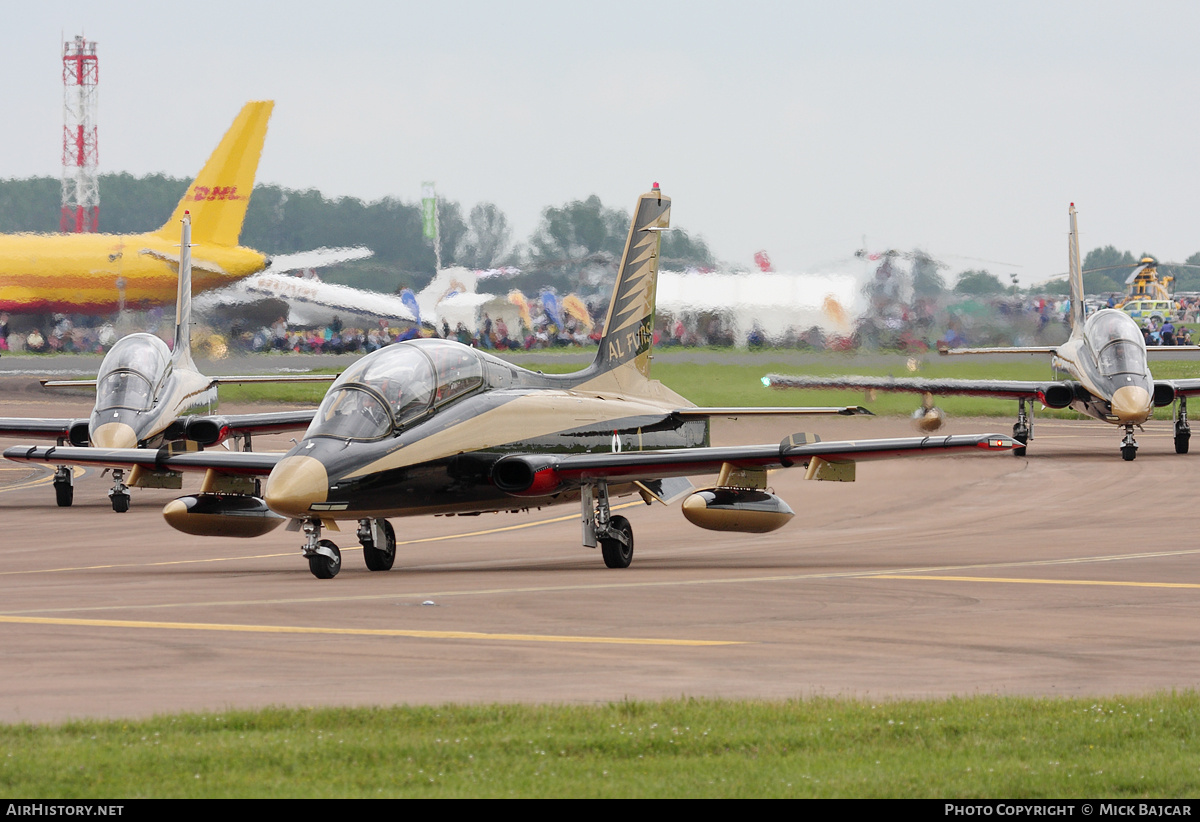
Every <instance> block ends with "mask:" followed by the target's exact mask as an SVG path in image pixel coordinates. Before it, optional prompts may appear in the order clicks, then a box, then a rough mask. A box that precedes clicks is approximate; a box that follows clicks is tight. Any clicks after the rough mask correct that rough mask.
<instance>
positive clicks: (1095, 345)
mask: <svg viewBox="0 0 1200 822" xmlns="http://www.w3.org/2000/svg"><path fill="white" fill-rule="evenodd" d="M1083 333H1084V338H1085V339H1086V340H1087V344H1088V346H1089V347H1090V348H1091V349H1092V351H1093V352H1094V353H1095V354H1096V362H1097V365H1098V366H1099V368H1100V374H1101V375H1102V376H1104V377H1108V378H1113V377H1116V376H1118V375H1122V374H1133V375H1137V376H1141V377H1144V376H1146V375H1147V373H1148V371H1149V369H1148V368H1147V365H1146V342H1145V339H1144V338H1143V337H1142V332H1141V330H1140V329H1139V328H1138V327H1137V323H1135V322H1134V321H1133V319H1131V318H1130V317H1129V315H1128V314H1126V313H1125V312H1123V311H1114V310H1112V309H1105V310H1102V311H1097V312H1096V313H1095V314H1093V315H1092V316H1091V317H1089V318H1088V322H1087V326H1086V327H1085V328H1084V332H1083Z"/></svg>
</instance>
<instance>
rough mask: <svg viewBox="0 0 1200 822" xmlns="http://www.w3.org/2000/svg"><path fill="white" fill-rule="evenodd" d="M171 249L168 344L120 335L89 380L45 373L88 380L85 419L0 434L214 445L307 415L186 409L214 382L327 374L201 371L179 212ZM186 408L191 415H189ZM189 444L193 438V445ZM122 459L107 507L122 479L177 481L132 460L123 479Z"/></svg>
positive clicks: (122, 494)
mask: <svg viewBox="0 0 1200 822" xmlns="http://www.w3.org/2000/svg"><path fill="white" fill-rule="evenodd" d="M181 222H182V223H183V229H182V243H181V245H180V253H179V274H178V276H177V278H176V279H177V282H178V295H177V298H176V300H177V302H176V314H175V344H174V347H173V350H172V349H168V348H167V344H166V343H165V342H163V341H162V340H161V339H159V338H158V337H157V336H155V335H154V334H145V333H138V334H130V335H128V336H125V337H122V338H121V339H120V340H118V341H117V342H116V344H115V345H114V346H113V347H112V348H111V349H110V350H109V352H108V353H107V354H106V355H105V356H104V360H103V361H102V362H101V363H100V373H99V376H98V377H97V378H96V379H94V380H52V381H46V382H44V383H43V384H44V385H45V386H46V387H48V388H78V387H81V386H95V388H96V405H95V408H94V409H93V410H92V415H91V418H90V419H86V420H82V419H81V420H74V419H19V418H0V436H2V435H14V434H20V435H23V436H33V437H46V438H52V439H56V440H58V442H59V444H60V445H61V444H63V443H64V442H71V443H72V444H74V445H80V446H85V445H87V444H88V443H89V442H90V443H91V444H92V445H93V446H95V447H96V448H98V449H99V448H136V447H139V446H143V447H144V446H157V445H158V444H160V443H162V442H168V443H174V444H182V445H183V447H185V448H186V447H187V445H186V444H187V443H189V442H191V443H195V444H198V445H200V446H205V445H216V444H218V443H221V442H223V441H224V440H226V439H227V438H230V437H233V438H234V441H235V442H237V441H239V440H241V441H242V442H244V444H245V448H246V450H249V449H250V445H251V437H252V435H253V434H254V433H269V432H274V431H287V430H299V429H303V428H305V427H307V426H308V424H309V423H310V422H311V421H312V418H313V412H312V411H303V410H302V411H279V412H272V413H266V414H235V415H226V416H211V415H207V416H205V415H193V414H194V412H197V411H200V410H201V409H206V410H208V411H209V412H211V411H212V409H213V408H214V407H215V406H216V403H217V385H218V384H219V383H222V382H225V383H247V382H329V381H331V380H333V376H332V375H312V376H307V375H287V376H274V375H267V376H249V377H206V376H204V375H203V374H201V373H200V371H199V370H198V369H197V368H196V364H195V362H193V360H192V351H191V333H190V328H191V313H192V309H191V302H192V300H191V293H192V289H191V283H192V264H191V248H192V244H191V228H192V226H191V220H190V215H189V214H188V212H186V211H185V212H184V213H183V218H182V220H181ZM189 415H192V416H189ZM193 447H194V446H193ZM124 479H125V472H124V468H123V467H116V468H114V469H113V487H112V490H111V491H110V492H109V498H110V500H111V501H112V507H113V510H114V511H117V512H119V513H124V512H125V511H128V510H129V485H132V486H135V487H136V486H141V487H153V488H181V487H182V476H181V475H180V474H179V473H178V472H172V471H166V472H163V471H155V470H146V469H144V468H139V467H136V466H135V467H134V469H133V472H132V474H131V475H130V477H129V485H126V484H125V482H124ZM73 483H74V476H73V474H72V472H71V470H70V469H69V468H68V466H67V465H66V464H65V463H62V464H58V467H57V470H56V471H55V474H54V491H55V496H56V498H57V501H58V504H59V505H60V506H64V507H65V506H68V505H70V504H71V503H72V502H73V500H74V494H75V489H74V485H73Z"/></svg>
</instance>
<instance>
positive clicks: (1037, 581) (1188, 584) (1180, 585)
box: [860, 574, 1200, 588]
mask: <svg viewBox="0 0 1200 822" xmlns="http://www.w3.org/2000/svg"><path fill="white" fill-rule="evenodd" d="M860 578H861V579H913V580H930V581H935V582H1005V583H1020V584H1024V585H1109V586H1113V587H1117V588H1200V583H1197V582H1132V581H1122V580H1108V579H1022V578H1021V577H938V576H929V575H924V574H875V575H869V576H864V577H860Z"/></svg>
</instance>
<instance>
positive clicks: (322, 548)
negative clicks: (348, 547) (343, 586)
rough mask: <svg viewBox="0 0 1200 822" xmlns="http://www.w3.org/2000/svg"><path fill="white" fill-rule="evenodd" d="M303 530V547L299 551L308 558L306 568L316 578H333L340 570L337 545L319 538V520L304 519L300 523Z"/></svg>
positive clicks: (339, 553) (340, 556)
mask: <svg viewBox="0 0 1200 822" xmlns="http://www.w3.org/2000/svg"><path fill="white" fill-rule="evenodd" d="M300 527H301V529H302V530H303V531H304V547H303V548H301V549H300V550H301V553H303V554H304V558H305V559H307V560H308V570H309V571H311V572H312V575H313V576H314V577H316V578H317V579H333V578H334V577H336V576H337V573H338V571H340V570H342V552H341V551H340V550H338V547H337V545H335V544H334V543H333V542H332V541H330V540H327V539H321V521H320V520H318V519H306V520H304V522H303V523H301V525H300Z"/></svg>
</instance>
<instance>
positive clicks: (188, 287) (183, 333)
mask: <svg viewBox="0 0 1200 822" xmlns="http://www.w3.org/2000/svg"><path fill="white" fill-rule="evenodd" d="M180 222H181V223H182V224H183V230H182V232H181V235H180V240H179V292H178V294H177V295H176V298H175V345H174V347H173V348H172V349H171V359H172V361H173V362H174V363H175V364H176V365H180V364H187V365H191V363H192V215H191V214H189V213H188V212H187V211H184V212H183V218H182V219H181V220H180Z"/></svg>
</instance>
